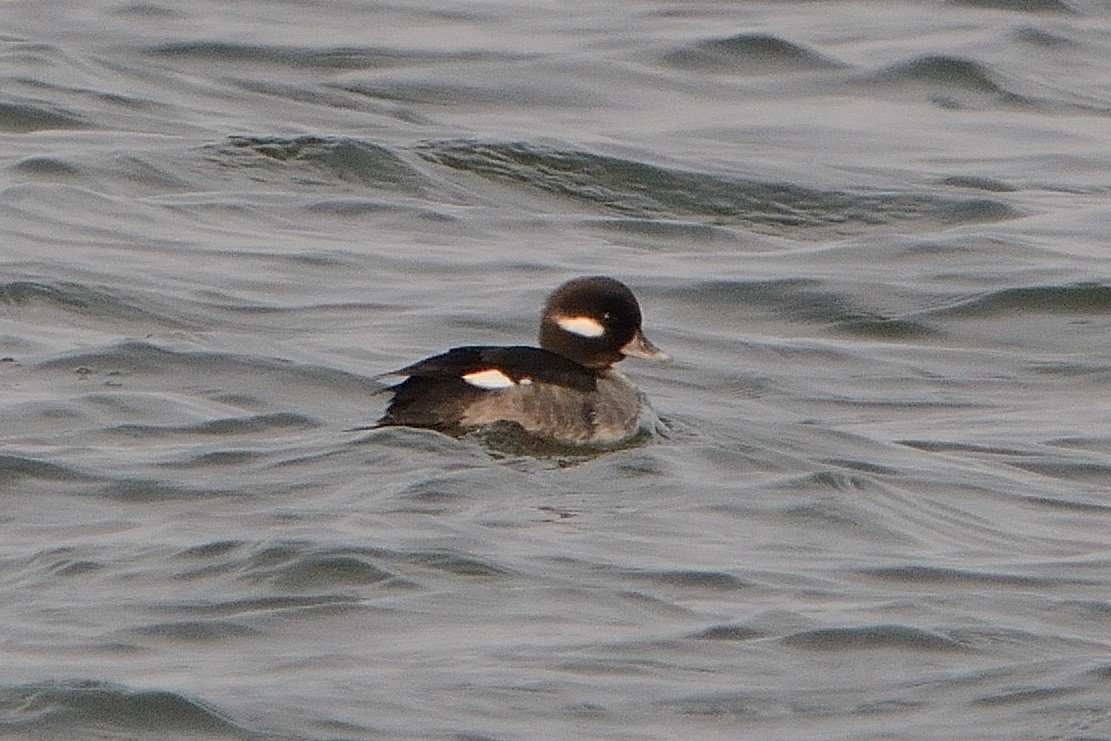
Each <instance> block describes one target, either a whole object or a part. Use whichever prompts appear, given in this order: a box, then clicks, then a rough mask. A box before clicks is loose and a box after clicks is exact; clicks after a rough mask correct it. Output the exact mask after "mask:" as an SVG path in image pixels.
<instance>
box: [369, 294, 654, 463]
mask: <svg viewBox="0 0 1111 741" xmlns="http://www.w3.org/2000/svg"><path fill="white" fill-rule="evenodd" d="M641 322H642V316H641V310H640V304H639V303H637V299H636V297H635V296H634V295H633V292H632V291H631V290H630V289H629V287H628V286H626V285H625V284H624V283H622V282H620V281H618V280H616V279H614V278H610V277H607V276H600V275H598V276H587V277H580V278H574V279H572V280H569V281H567V282H566V283H563V284H562V285H560V286H559V287H558V288H556V290H555V291H553V292H552V294H551V295H550V296H549V297H548V300H547V302H546V303H545V305H544V311H543V314H542V315H541V319H540V332H539V345H540V346H539V347H532V346H528V345H512V346H494V345H468V346H461V347H453V348H451V349H449V350H448V351H446V352H444V353H441V354H439V355H435V356H432V357H429V358H425V359H424V360H420V361H418V362H416V363H413V364H412V365H408V366H406V367H404V368H401V369H399V370H396V371H391V372H389V373H385V374H382V375H383V376H400V377H402V378H404V380H402V381H401V382H400V383H397V384H396V385H393V386H390V387H389V388H387V389H386V390H387V391H389V392H391V393H392V395H393V396H392V399H391V400H390V402H389V404H388V406H387V408H386V411H385V413H384V414H383V415H382V418H381V419H379V420H378V421H377V423H376V425H375V426H376V427H395V426H402V427H417V428H426V429H432V430H436V431H439V432H442V433H445V434H449V435H455V436H458V435H461V434H465V433H467V432H469V431H471V430H475V429H478V428H483V427H488V426H491V425H498V424H509V425H512V426H515V427H519V428H520V429H521V430H523V431H524V432H526V433H528V434H529V435H532V436H535V437H538V438H545V439H548V440H551V441H555V442H558V443H568V444H572V445H613V444H618V443H622V442H625V441H627V440H629V439H631V438H634V437H636V436H638V435H640V434H644V433H651V432H653V431H655V430H657V429H659V426H660V421H659V419H658V417H657V416H656V415H655V412H654V411H653V410H652V407H651V405H650V404H649V403H648V400H647V398H646V397H645V395H644V393H643V392H641V390H640V389H638V388H637V387H636V386H635V385H633V383H632V382H630V381H629V380H628V379H627V378H626V377H625V376H624V375H623V374H621V373H620V372H618V371H617V370H616V369H614V367H613V366H614V365H615V364H617V363H619V362H621V361H622V360H624V359H625V358H626V357H636V358H644V359H647V360H655V361H668V360H670V359H671V358H670V357H669V356H668V355H667V354H666V353H664V352H663V351H662V350H660V349H659V348H658V347H656V345H654V344H653V343H652V342H651V341H649V340H648V338H647V337H646V336H645V334H644V332H643V330H642V328H641Z"/></svg>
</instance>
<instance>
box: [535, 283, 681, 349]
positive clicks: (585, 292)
mask: <svg viewBox="0 0 1111 741" xmlns="http://www.w3.org/2000/svg"><path fill="white" fill-rule="evenodd" d="M640 320H641V317H640V306H639V304H637V300H636V297H635V296H633V292H632V291H630V290H629V289H628V287H627V286H626V285H625V284H624V283H621V282H620V281H616V280H614V279H613V278H606V277H604V276H594V277H591V278H575V279H574V280H570V281H568V282H566V283H564V284H563V285H562V286H560V287H559V288H557V289H556V290H555V292H554V293H552V295H551V296H549V297H548V303H547V305H546V306H545V307H544V317H543V319H541V321H540V347H542V348H544V349H545V350H549V351H551V352H554V353H559V354H560V355H563V356H564V357H567V358H570V359H571V360H574V361H575V362H576V363H578V364H580V365H585V366H586V367H588V368H608V367H609V366H611V365H613V364H614V363H617V362H619V361H620V360H621V359H622V358H624V357H625V356H626V355H633V356H636V357H638V358H648V359H650V360H669V358H668V356H667V355H666V354H665V353H663V352H661V351H660V350H659V348H657V347H656V346H655V345H653V344H652V343H651V342H649V341H648V339H647V338H646V337H645V336H644V334H643V333H642V332H641V330H640Z"/></svg>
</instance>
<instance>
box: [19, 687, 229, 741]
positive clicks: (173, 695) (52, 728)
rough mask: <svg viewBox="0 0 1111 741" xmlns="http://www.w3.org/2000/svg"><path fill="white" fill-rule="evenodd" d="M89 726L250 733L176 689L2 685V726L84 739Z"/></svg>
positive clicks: (208, 733) (163, 731)
mask: <svg viewBox="0 0 1111 741" xmlns="http://www.w3.org/2000/svg"><path fill="white" fill-rule="evenodd" d="M90 727H98V728H103V729H114V730H116V731H119V732H124V733H151V734H157V735H158V736H160V737H163V738H165V737H171V736H173V734H177V733H190V734H205V738H233V739H241V738H243V737H245V736H248V735H249V734H250V732H249V731H248V729H246V728H243V727H242V726H239V725H237V724H235V723H233V722H232V721H230V720H229V719H227V718H226V717H224V715H223V714H221V713H220V712H219V711H218V710H217V709H216V708H214V707H211V706H209V705H207V704H206V703H203V702H200V701H198V700H194V699H192V698H189V697H187V696H185V695H182V694H179V693H177V692H170V691H166V690H151V689H145V690H140V689H132V688H130V687H127V686H125V685H120V684H113V683H110V682H102V681H97V680H63V681H57V682H41V683H32V684H21V685H15V686H9V687H0V729H3V728H7V729H9V730H11V731H24V732H35V733H37V734H46V735H48V736H49V737H51V738H67V737H68V738H79V737H85V734H86V733H87V732H88V730H89V728H90Z"/></svg>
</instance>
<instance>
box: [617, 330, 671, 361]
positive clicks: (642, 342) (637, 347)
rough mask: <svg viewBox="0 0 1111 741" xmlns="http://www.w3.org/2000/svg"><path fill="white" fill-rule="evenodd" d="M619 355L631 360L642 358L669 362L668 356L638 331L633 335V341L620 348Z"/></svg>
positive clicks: (669, 357)
mask: <svg viewBox="0 0 1111 741" xmlns="http://www.w3.org/2000/svg"><path fill="white" fill-rule="evenodd" d="M621 354H622V355H627V356H629V357H631V358H644V359H645V360H659V361H664V360H671V356H670V355H668V354H667V353H665V352H664V351H663V350H661V349H660V348H658V347H656V346H655V345H653V344H652V343H651V342H649V341H648V338H647V337H645V336H644V334H643V333H641V332H639V331H638V332H637V333H636V334H635V335H633V339H631V340H629V342H628V343H626V345H625V346H624V347H623V348H621Z"/></svg>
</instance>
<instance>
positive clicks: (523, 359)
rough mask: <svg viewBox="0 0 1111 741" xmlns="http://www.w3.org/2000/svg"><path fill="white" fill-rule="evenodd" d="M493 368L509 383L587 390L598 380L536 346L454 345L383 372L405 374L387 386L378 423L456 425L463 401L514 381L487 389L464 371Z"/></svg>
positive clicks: (446, 428)
mask: <svg viewBox="0 0 1111 741" xmlns="http://www.w3.org/2000/svg"><path fill="white" fill-rule="evenodd" d="M487 370H496V371H499V372H501V373H502V374H503V375H505V376H506V377H507V378H509V379H511V380H512V381H513V382H514V383H518V384H520V383H521V382H522V381H526V380H527V381H531V382H532V383H545V384H554V385H557V386H564V387H567V388H570V389H574V390H576V391H581V392H584V393H589V392H591V391H594V390H596V389H597V384H598V380H597V377H596V376H595V375H594V372H593V371H591V370H590V369H589V368H584V367H583V366H581V365H579V364H578V363H575V362H574V361H571V360H568V359H567V358H565V357H563V356H562V355H557V354H556V353H552V352H548V351H547V350H542V349H540V348H537V347H527V346H516V347H477V346H472V347H456V348H453V349H451V350H448V351H447V352H446V353H443V354H442V355H435V356H433V357H431V358H426V359H424V360H421V361H420V362H417V363H414V364H412V365H410V366H407V367H405V368H402V369H400V370H396V371H393V372H392V373H388V374H386V375H391V376H407V378H406V379H405V380H404V381H402V382H401V383H399V384H397V385H395V386H392V387H391V388H390V391H392V392H393V400H392V401H390V404H389V406H388V407H387V408H386V413H385V414H384V415H383V417H382V419H380V420H378V424H379V425H404V426H407V427H430V428H433V429H437V430H443V431H449V430H453V429H457V428H458V427H459V425H460V420H462V419H463V417H464V414H465V412H466V409H467V407H468V405H469V404H471V403H473V402H475V401H476V400H478V399H480V398H481V397H483V396H486V395H488V394H498V393H504V392H507V391H511V390H513V389H514V388H518V390H519V387H507V388H506V389H489V388H481V387H479V386H475V385H473V384H472V383H468V382H467V380H466V379H465V378H464V376H468V375H471V374H474V373H481V372H482V371H487Z"/></svg>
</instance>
